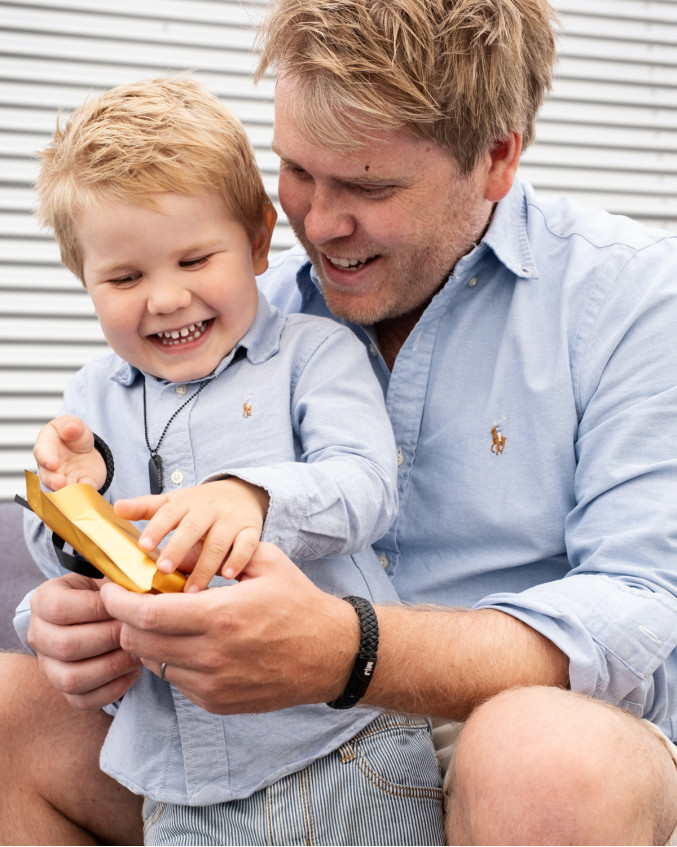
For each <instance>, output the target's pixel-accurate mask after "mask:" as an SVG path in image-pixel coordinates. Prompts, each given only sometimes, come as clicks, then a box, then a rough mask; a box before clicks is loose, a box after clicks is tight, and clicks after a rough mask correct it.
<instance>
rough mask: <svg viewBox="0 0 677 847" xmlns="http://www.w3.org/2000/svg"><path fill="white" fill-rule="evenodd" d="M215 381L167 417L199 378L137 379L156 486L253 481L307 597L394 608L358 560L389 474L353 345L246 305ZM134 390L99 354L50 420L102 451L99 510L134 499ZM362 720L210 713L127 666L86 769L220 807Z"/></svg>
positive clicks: (391, 593) (371, 713) (380, 522)
mask: <svg viewBox="0 0 677 847" xmlns="http://www.w3.org/2000/svg"><path fill="white" fill-rule="evenodd" d="M215 375H216V377H215V379H213V380H212V381H211V382H210V383H209V384H208V385H207V386H206V387H205V388H204V389H203V390H202V391H201V392H200V394H199V395H197V396H196V398H195V400H194V401H192V402H189V403H188V404H187V405H186V406H185V408H183V409H182V410H181V411H179V412H178V414H176V417H174V418H172V416H173V415H174V413H176V412H177V410H178V409H180V407H181V406H182V404H184V403H185V402H186V400H187V399H188V398H189V397H190V396H191V395H192V394H193V393H194V391H195V390H196V389H197V388H198V387H199V385H200V384H202V383H203V382H204V381H203V380H197V381H196V382H195V384H190V385H188V386H184V385H177V384H174V383H169V382H166V381H164V380H158V379H154V378H153V377H147V376H146V377H145V385H146V394H147V418H148V439H149V441H150V443H151V445H155V444H157V442H158V440H159V439H160V437H161V435H162V432H163V430H164V428H165V426H166V425H167V422H168V421H169V420H170V419H171V423H170V424H169V426H168V427H167V430H166V434H165V436H164V438H163V439H162V444H161V447H160V451H159V452H160V455H161V456H162V460H163V465H164V475H165V481H166V485H165V490H166V491H172V490H175V489H176V488H179V487H185V486H189V485H195V484H197V483H198V482H200V481H202V480H204V479H206V478H209V477H211V476H216V475H218V476H220V475H227V474H232V475H235V476H238V477H240V478H242V479H246V480H248V481H251V482H253V483H255V484H257V485H261V486H263V487H264V488H266V489H267V490H268V492H269V494H270V507H269V511H268V516H267V519H266V523H265V526H264V532H263V538H264V540H267V541H272V542H274V543H276V544H278V545H279V546H280V547H281V548H282V549H283V550H285V551H286V552H287V553H288V554H289V555H290V556H291V557H292V558H293V559H294V560H295V561H296V562H297V564H299V566H300V567H301V569H302V570H303V571H304V572H305V573H306V574H307V575H308V576H309V578H310V579H312V580H313V582H314V583H315V584H316V585H318V586H319V587H320V588H322V589H323V590H325V591H328V592H331V593H332V594H336V595H338V596H343V595H347V594H356V595H359V596H362V597H368V598H370V599H371V600H373V601H374V602H376V601H380V602H383V601H389V602H393V601H396V600H397V596H396V593H395V590H394V588H393V586H392V583H391V581H390V580H389V579H388V576H387V575H386V573H385V571H384V569H383V566H382V565H381V563H380V562H379V560H378V559H377V557H376V554H375V553H374V551H373V550H371V549H366V550H365V549H364V548H367V547H368V545H369V544H371V543H372V542H373V541H374V540H376V539H377V538H379V537H380V536H381V535H383V533H384V532H385V531H386V530H387V529H388V527H389V525H390V523H391V521H392V519H393V517H394V516H395V514H396V511H397V498H396V492H395V481H396V472H397V471H396V458H395V456H396V453H395V445H394V441H393V436H392V430H391V427H390V424H389V422H388V416H387V413H386V409H385V404H384V402H383V396H382V392H381V390H380V388H379V385H378V381H377V380H376V378H375V376H374V374H373V371H372V369H371V367H370V365H369V361H368V356H367V354H366V353H365V351H364V348H363V346H362V344H361V343H360V342H359V341H358V340H357V339H356V338H355V336H354V335H353V334H352V333H351V332H350V331H349V330H347V329H345V328H344V327H340V326H338V325H337V324H336V322H334V321H328V320H321V319H318V318H314V317H309V316H305V315H293V316H289V317H285V316H282V315H280V314H279V313H278V312H277V310H275V309H272V308H271V307H270V306H269V305H268V304H267V303H266V301H265V298H263V297H261V298H260V301H259V308H258V312H257V316H256V320H255V321H254V324H253V326H252V327H251V329H250V330H249V331H248V332H247V334H246V335H245V336H244V338H243V339H242V340H241V341H240V343H239V344H238V345H237V347H236V348H235V350H233V351H232V353H231V354H230V355H229V356H227V357H226V358H225V359H224V360H223V361H222V362H221V364H220V365H219V367H218V368H217V370H216V371H215ZM143 383H144V375H143V374H142V373H141V372H139V371H138V370H136V369H135V368H132V367H131V366H130V365H128V364H127V363H126V362H123V361H122V359H120V358H119V357H118V356H116V355H115V354H109V355H107V356H105V357H103V358H101V359H99V360H97V361H95V362H93V363H91V364H89V365H87V366H85V367H84V368H83V369H82V370H81V371H80V372H79V374H77V375H76V377H75V378H74V379H73V380H72V382H71V383H70V384H69V385H68V387H67V389H66V393H65V399H64V412H68V413H72V414H75V415H78V416H79V417H81V418H83V419H84V420H85V421H86V422H87V423H88V424H89V425H90V426H91V427H92V429H93V430H94V432H96V433H98V434H99V435H100V436H101V437H102V438H103V439H104V441H106V443H107V444H108V445H109V446H110V448H111V450H112V452H113V456H114V458H115V476H114V478H113V482H112V485H111V487H110V489H109V492H108V494H107V497H108V498H109V499H110V500H111V501H113V502H114V501H115V500H118V499H120V498H121V497H130V496H134V495H137V494H145V493H148V491H149V480H148V471H147V460H148V450H147V448H146V444H145V438H144V406H143V399H142V395H143ZM26 529H27V541H28V544H29V547H30V549H31V551H32V552H33V555H34V557H35V558H36V561H37V563H38V565H39V566H40V568H41V569H42V570H43V572H44V573H46V574H47V575H48V576H56V575H58V574H60V573H63V569H62V568H61V567H60V566H59V564H58V562H57V560H56V557H55V555H54V550H53V546H52V543H51V533H49V532H48V531H46V530H45V528H44V526H43V524H42V523H41V522H40V521H39V520H37V518H36V517H35V516H34V515H32V514H30V513H27V516H26ZM359 551H362V552H359ZM347 553H352V554H353V555H342V554H347ZM327 557H332V558H327ZM215 586H216V587H212V588H210V590H213V591H224V592H225V591H229V590H230V588H229V586H228V585H227V584H224V581H223V580H221V579H220V578H217V580H216V581H215ZM29 616H30V607H29V604H28V600H25V601H24V603H23V604H22V606H20V608H19V610H18V612H17V617H16V618H15V625H16V628H17V631H18V632H19V633H20V634H21V635H22V636H23V637H24V640H25V634H26V631H27V629H28V622H29ZM224 649H227V645H224ZM378 713H379V712H378V711H377V710H374V709H369V708H357V709H351V710H348V711H337V710H334V709H330V708H329V707H328V706H326V705H325V704H317V705H310V706H302V707H298V708H290V709H284V710H281V711H277V712H271V713H269V714H254V715H233V716H220V715H213V714H210V713H208V712H205V711H204V710H202V709H200V708H199V707H198V706H196V705H195V704H193V703H191V702H190V700H188V699H187V698H185V697H184V696H183V695H182V694H181V693H180V692H179V691H178V690H177V689H176V688H175V687H174V686H172V685H170V684H169V683H168V682H165V681H163V680H161V679H159V678H158V677H157V676H155V675H153V674H151V673H150V672H149V671H147V670H143V671H142V674H141V678H140V679H139V681H138V682H137V683H136V684H135V685H134V687H133V688H132V689H131V690H130V691H128V692H127V694H126V695H125V697H124V699H123V700H122V701H121V702H120V704H119V707H118V709H117V712H116V715H115V719H114V721H113V724H112V727H111V729H110V731H109V733H108V736H107V738H106V741H105V743H104V746H103V750H102V754H101V764H102V768H103V769H104V770H105V771H106V772H107V773H109V774H110V775H111V776H113V777H114V778H115V779H117V780H118V781H119V782H121V783H122V784H123V785H126V786H127V787H128V788H130V789H131V790H132V791H135V792H137V793H142V794H145V795H147V796H149V797H151V798H153V799H154V800H159V801H164V802H168V803H180V804H188V805H207V804H211V803H218V802H225V801H228V800H234V799H238V798H242V797H247V796H249V795H250V794H252V793H253V792H254V791H256V790H258V789H260V788H263V787H265V786H266V785H270V784H272V783H273V782H276V781H277V780H279V779H281V778H282V777H283V776H285V775H287V774H289V773H293V772H295V771H297V770H300V769H301V768H303V767H305V766H306V765H307V764H309V763H310V762H312V761H314V760H315V759H317V758H319V757H321V756H324V755H326V754H327V753H329V752H331V751H333V750H335V749H337V748H338V747H339V746H340V745H341V744H342V743H343V742H344V741H347V740H349V739H350V738H352V737H353V736H354V735H355V734H356V733H357V732H359V730H360V729H362V728H363V727H365V726H366V725H367V724H368V723H370V722H371V721H372V720H373V718H374V717H375V716H376V715H377V714H378Z"/></svg>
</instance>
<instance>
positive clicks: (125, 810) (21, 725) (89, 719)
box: [0, 653, 143, 844]
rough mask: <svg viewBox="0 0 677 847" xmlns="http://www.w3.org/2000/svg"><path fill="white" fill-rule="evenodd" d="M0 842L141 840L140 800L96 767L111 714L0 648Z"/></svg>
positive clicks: (28, 659)
mask: <svg viewBox="0 0 677 847" xmlns="http://www.w3.org/2000/svg"><path fill="white" fill-rule="evenodd" d="M0 679H2V681H3V684H2V686H1V687H0V733H1V736H0V767H1V768H2V785H1V787H0V843H1V844H97V843H102V844H143V825H142V820H141V803H142V798H141V797H137V796H135V795H133V794H131V793H130V792H128V791H127V790H126V789H125V788H123V787H122V786H121V785H119V784H118V783H117V782H115V781H114V780H112V779H111V778H110V777H108V776H106V775H105V774H104V773H102V772H101V770H100V769H99V751H100V749H101V745H102V744H103V740H104V738H105V736H106V732H107V731H108V726H109V724H110V720H111V719H110V718H109V717H108V715H106V714H105V713H104V712H102V711H93V712H86V711H79V710H77V709H74V708H73V707H72V706H70V705H69V704H68V702H67V701H66V699H65V698H64V697H63V696H62V695H61V694H60V693H59V692H57V691H56V690H55V689H54V688H52V686H51V685H50V683H49V682H48V681H47V680H46V679H45V678H44V677H43V676H42V674H41V673H40V671H39V669H38V663H37V660H36V659H35V658H33V657H32V656H27V655H22V654H16V653H0Z"/></svg>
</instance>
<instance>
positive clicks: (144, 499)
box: [114, 494, 169, 521]
mask: <svg viewBox="0 0 677 847" xmlns="http://www.w3.org/2000/svg"><path fill="white" fill-rule="evenodd" d="M168 498H169V495H168V494H143V495H142V496H141V497H132V498H129V499H126V500H124V499H123V500H117V501H116V502H115V506H114V508H115V513H116V514H117V515H120V517H121V518H127V520H129V521H140V520H148V518H152V517H153V515H154V514H155V513H156V512H157V511H158V509H159V508H160V507H161V506H164V504H165V503H167V502H168Z"/></svg>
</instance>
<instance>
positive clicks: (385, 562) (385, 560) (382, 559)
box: [378, 553, 390, 568]
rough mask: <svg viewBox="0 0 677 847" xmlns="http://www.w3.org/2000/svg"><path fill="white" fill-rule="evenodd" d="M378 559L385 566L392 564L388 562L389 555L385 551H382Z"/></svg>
mask: <svg viewBox="0 0 677 847" xmlns="http://www.w3.org/2000/svg"><path fill="white" fill-rule="evenodd" d="M378 560H379V562H380V563H381V565H382V566H383V567H384V568H387V567H388V565H389V564H390V563H389V562H388V557H387V556H386V555H385V554H384V553H381V555H380V556H379V557H378Z"/></svg>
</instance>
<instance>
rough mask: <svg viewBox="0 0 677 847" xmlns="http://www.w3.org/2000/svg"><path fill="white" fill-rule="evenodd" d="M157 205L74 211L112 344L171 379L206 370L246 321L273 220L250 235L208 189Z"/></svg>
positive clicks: (89, 280)
mask: <svg viewBox="0 0 677 847" xmlns="http://www.w3.org/2000/svg"><path fill="white" fill-rule="evenodd" d="M154 200H155V202H156V208H149V207H146V206H138V205H131V204H126V203H113V202H111V203H105V204H101V205H96V206H94V207H93V208H91V209H88V210H87V211H86V212H83V213H81V215H80V216H79V218H78V221H77V223H78V226H77V235H78V240H79V243H80V247H81V249H82V255H83V271H84V279H85V285H86V287H87V290H88V291H89V293H90V295H91V297H92V301H93V303H94V308H95V310H96V313H97V316H98V318H99V322H100V324H101V328H102V330H103V332H104V335H105V336H106V339H107V340H108V343H109V344H110V346H111V347H112V348H113V349H114V350H115V352H116V353H117V354H118V355H119V356H121V357H122V358H123V359H125V361H127V362H129V363H130V364H131V365H134V366H135V367H137V368H139V369H140V370H142V371H144V372H146V373H149V374H152V375H153V376H157V377H160V378H162V379H168V380H170V381H171V382H188V381H189V380H192V379H200V378H202V377H205V376H208V375H209V374H210V373H212V371H214V369H215V368H216V367H217V366H218V364H219V362H220V361H221V360H222V359H223V357H224V356H226V355H227V354H228V353H229V352H230V351H231V350H232V349H233V347H234V346H235V345H236V344H237V342H238V341H239V340H240V339H241V338H242V336H243V335H244V334H245V333H246V332H247V330H248V329H249V327H250V326H251V324H252V322H253V320H254V317H255V315H256V308H257V304H258V294H257V289H256V282H255V279H254V276H255V274H258V273H261V272H262V271H263V270H265V268H266V265H267V258H266V257H267V250H268V243H269V238H270V231H271V230H272V225H273V221H272V220H267V221H266V223H262V225H261V231H260V233H259V234H258V235H257V237H256V239H255V243H254V244H253V245H252V244H251V242H250V240H249V237H248V235H247V232H246V231H245V228H244V227H243V226H242V225H241V224H240V223H239V221H237V220H236V219H235V218H234V217H233V215H232V214H231V212H230V211H229V210H228V209H227V208H226V204H225V203H224V201H223V200H222V198H221V197H220V195H219V194H217V193H216V192H215V191H205V192H203V193H201V194H196V195H180V194H173V193H170V192H167V193H162V194H157V195H155V197H154Z"/></svg>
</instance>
